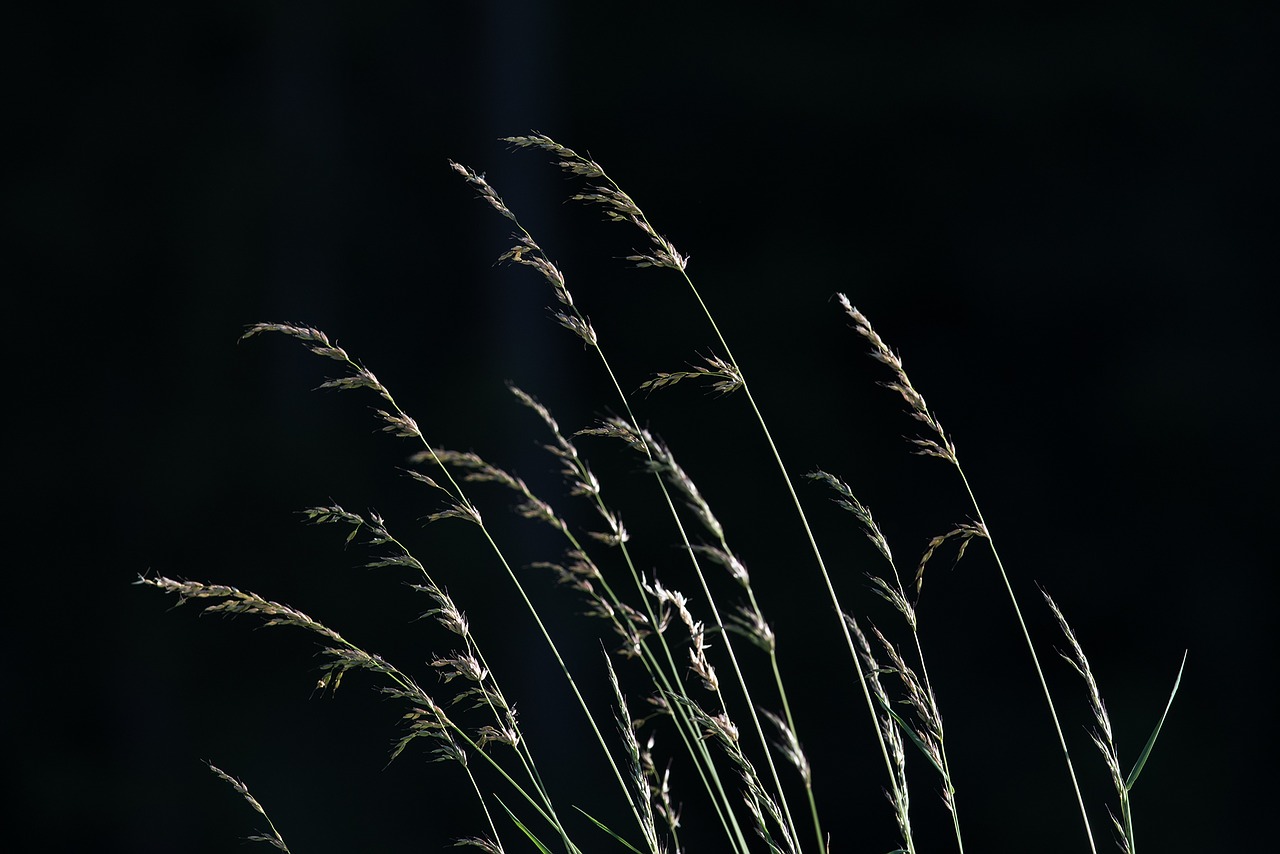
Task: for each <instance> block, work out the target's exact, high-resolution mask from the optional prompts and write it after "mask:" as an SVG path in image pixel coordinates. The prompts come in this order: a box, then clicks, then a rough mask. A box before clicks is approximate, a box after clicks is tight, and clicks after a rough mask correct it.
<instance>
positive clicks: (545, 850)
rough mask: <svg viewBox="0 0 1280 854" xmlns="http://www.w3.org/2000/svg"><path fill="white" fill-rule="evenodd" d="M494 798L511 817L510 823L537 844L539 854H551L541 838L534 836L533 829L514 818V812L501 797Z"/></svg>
mask: <svg viewBox="0 0 1280 854" xmlns="http://www.w3.org/2000/svg"><path fill="white" fill-rule="evenodd" d="M496 800H497V801H498V803H499V804H501V806H502V808H503V809H504V810H506V812H507V816H508V817H509V818H510V819H511V823H512V824H514V825H515V826H516V827H518V828H520V832H521V833H523V834H524V835H525V836H526V837H527V838H528V840H529V841H530V842H532V843H533V844H534V845H535V846H537V848H538V851H540V852H541V854H551V849H549V848H547V846H545V845H543V844H542V840H540V839H539V838H538V837H536V836H534V835H533V831H532V830H530V829H529V828H527V827H525V825H524V822H522V821H521V820H520V819H518V818H516V814H515V813H513V812H512V811H511V808H510V807H508V806H507V805H506V804H504V803H502V798H496Z"/></svg>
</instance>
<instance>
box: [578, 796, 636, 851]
mask: <svg viewBox="0 0 1280 854" xmlns="http://www.w3.org/2000/svg"><path fill="white" fill-rule="evenodd" d="M573 808H574V809H575V810H577V811H578V812H580V813H582V814H583V815H585V816H586V817H587V819H588V820H589V821H590V822H591V823H592V824H594V825H595V826H596V827H598V828H600V829H601V830H603V831H604V832H605V833H607V834H609V835H610V836H612V837H613V838H614V839H616V840H618V841H619V842H620V843H622V844H623V845H624V846H626V848H627V850H628V851H634V852H636V854H644V852H643V851H641V850H640V849H639V848H637V847H635V846H634V845H632V844H631V843H630V842H628V841H627V840H625V839H623V838H622V837H621V836H619V835H618V834H616V833H614V832H613V831H612V830H610V829H609V828H608V827H606V826H605V824H604V822H602V821H600V819H598V818H596V817H595V816H593V815H592V814H591V813H589V812H587V811H586V810H584V809H583V808H582V807H580V806H577V805H576V804H575V805H574V807H573Z"/></svg>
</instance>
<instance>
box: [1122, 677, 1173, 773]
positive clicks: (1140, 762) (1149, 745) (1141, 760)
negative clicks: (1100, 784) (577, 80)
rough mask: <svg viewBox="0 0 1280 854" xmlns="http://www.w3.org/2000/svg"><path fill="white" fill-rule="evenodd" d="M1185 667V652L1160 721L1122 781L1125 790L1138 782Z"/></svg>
mask: <svg viewBox="0 0 1280 854" xmlns="http://www.w3.org/2000/svg"><path fill="white" fill-rule="evenodd" d="M1186 667H1187V653H1185V652H1184V653H1183V654H1182V666H1181V667H1179V668H1178V678H1177V679H1175V680H1173V690H1172V691H1170V692H1169V702H1168V703H1166V704H1165V707H1164V714H1162V715H1161V716H1160V721H1159V722H1158V723H1157V724H1156V728H1155V729H1154V730H1153V731H1152V732H1151V738H1149V739H1147V746H1146V747H1144V748H1142V755H1141V756H1139V757H1138V761H1137V762H1136V763H1135V764H1134V766H1133V770H1132V771H1130V772H1129V779H1127V780H1125V781H1124V787H1125V789H1126V790H1132V789H1133V784H1134V783H1136V782H1138V775H1139V774H1141V773H1142V769H1143V767H1144V766H1145V765H1146V764H1147V757H1149V756H1150V755H1151V748H1153V747H1155V745H1156V737H1157V736H1159V735H1160V729H1161V727H1163V726H1164V719H1165V718H1167V717H1169V709H1170V708H1171V707H1172V706H1173V698H1174V697H1176V696H1177V695H1178V686H1179V685H1181V684H1182V671H1183V670H1185V669H1186Z"/></svg>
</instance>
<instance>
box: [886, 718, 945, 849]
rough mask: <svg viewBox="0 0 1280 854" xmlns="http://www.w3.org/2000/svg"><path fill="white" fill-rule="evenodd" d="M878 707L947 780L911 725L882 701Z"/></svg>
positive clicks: (940, 767)
mask: <svg viewBox="0 0 1280 854" xmlns="http://www.w3.org/2000/svg"><path fill="white" fill-rule="evenodd" d="M880 708H882V709H884V710H885V711H886V712H887V713H888V714H889V717H891V718H893V722H894V723H895V724H897V725H898V729H900V730H902V732H903V733H904V734H905V735H906V736H907V738H909V739H911V743H912V744H914V745H915V746H916V747H917V748H919V749H920V752H921V753H922V754H924V758H925V759H928V760H929V764H930V765H932V766H933V767H934V768H936V769H938V773H939V774H941V775H942V779H944V780H947V772H946V771H944V770H942V766H941V765H939V764H938V762H937V760H936V759H934V758H933V755H932V754H931V753H929V748H928V747H926V746H925V743H924V742H923V741H921V740H920V736H918V735H916V732H915V730H913V729H912V728H911V725H910V724H908V723H907V722H906V721H904V720H903V719H902V716H901V715H899V714H898V713H897V712H895V711H894V710H893V709H891V708H889V707H888V706H886V705H885V704H884V702H883V701H882V702H881V703H880ZM947 782H948V785H950V780H948V781H947ZM889 854H893V852H892V851H890V852H889Z"/></svg>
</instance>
